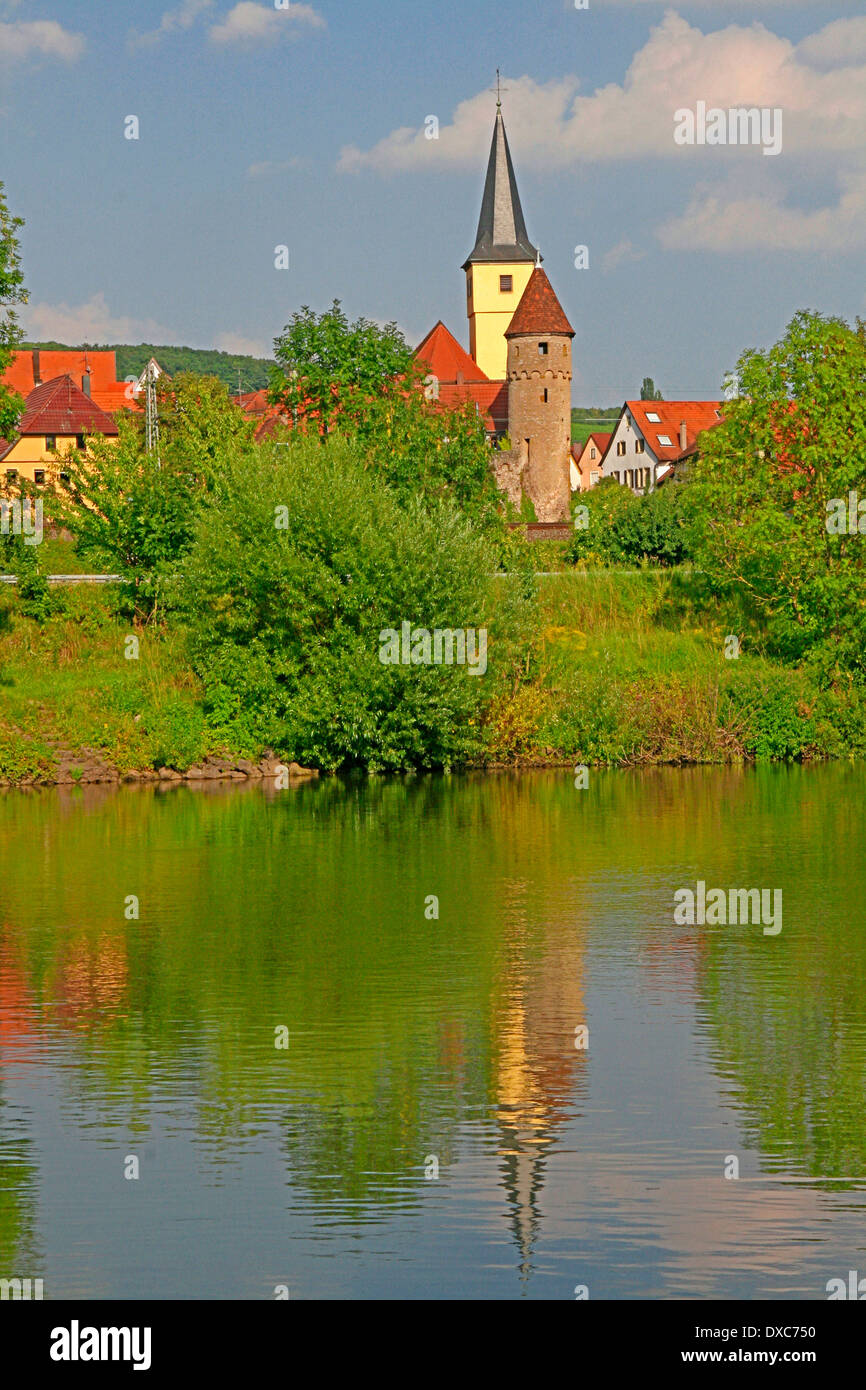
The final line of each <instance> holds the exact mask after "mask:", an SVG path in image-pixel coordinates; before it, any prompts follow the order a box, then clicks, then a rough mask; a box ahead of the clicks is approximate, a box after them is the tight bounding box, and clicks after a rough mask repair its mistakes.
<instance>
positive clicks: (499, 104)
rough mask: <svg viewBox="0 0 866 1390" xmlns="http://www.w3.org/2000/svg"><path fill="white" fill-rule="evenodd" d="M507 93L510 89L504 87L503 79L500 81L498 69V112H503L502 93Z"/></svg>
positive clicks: (497, 70)
mask: <svg viewBox="0 0 866 1390" xmlns="http://www.w3.org/2000/svg"><path fill="white" fill-rule="evenodd" d="M507 91H508V88H507V87H503V86H502V82H501V79H500V76H499V69H498V68H497V69H496V110H497V111H501V110H502V93H503V92H507Z"/></svg>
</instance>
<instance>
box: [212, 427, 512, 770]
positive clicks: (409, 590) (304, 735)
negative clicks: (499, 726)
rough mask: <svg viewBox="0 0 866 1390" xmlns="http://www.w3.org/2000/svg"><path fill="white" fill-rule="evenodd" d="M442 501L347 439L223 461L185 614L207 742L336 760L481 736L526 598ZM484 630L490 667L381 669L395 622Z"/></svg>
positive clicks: (450, 756) (436, 755)
mask: <svg viewBox="0 0 866 1390" xmlns="http://www.w3.org/2000/svg"><path fill="white" fill-rule="evenodd" d="M494 568H495V565H494V554H493V550H492V547H491V546H490V545H489V544H488V543H487V541H486V540H485V539H484V538H483V537H481V536H480V535H479V534H478V532H477V530H475V529H474V528H473V527H472V526H471V524H470V523H469V521H468V520H467V519H466V518H465V517H464V516H463V515H462V514H461V513H460V511H459V510H458V509H457V508H456V507H455V506H454V505H453V503H451V502H450V501H440V502H438V503H431V504H429V505H424V504H422V503H421V502H420V501H419V500H417V499H415V500H413V501H411V502H409V503H406V504H404V503H403V502H402V501H401V500H400V499H399V498H398V497H397V496H396V495H395V493H394V492H393V491H392V490H391V489H390V488H388V487H387V486H386V485H385V484H384V482H383V481H382V480H381V479H380V478H378V477H377V476H376V475H375V474H374V473H372V472H371V471H370V470H369V469H367V470H365V469H364V467H363V465H362V463H361V462H359V461H358V459H357V458H356V455H355V451H354V449H353V448H352V447H351V444H350V442H349V441H348V440H345V439H342V438H339V437H337V436H334V437H333V438H332V439H331V440H329V441H328V442H327V444H326V445H325V446H324V447H323V446H320V444H319V443H318V442H317V441H314V440H313V439H309V438H308V439H306V440H303V441H301V442H299V443H296V444H295V445H294V447H292V448H289V449H279V448H277V447H270V448H269V447H263V448H261V449H260V450H259V451H257V453H256V454H254V455H238V456H236V457H235V458H233V459H232V460H231V461H230V463H229V464H228V466H227V469H226V475H225V478H224V480H223V487H222V489H221V491H220V494H219V496H218V497H216V498H215V499H214V500H213V502H212V503H211V505H209V506H208V508H207V510H206V512H205V513H204V514H203V516H202V520H201V523H200V526H199V530H198V534H197V539H196V543H195V546H194V548H193V550H192V552H191V553H190V555H189V558H188V560H187V562H186V564H185V567H184V573H185V585H184V611H185V614H186V620H187V623H188V625H189V629H190V633H191V639H192V654H193V661H194V665H195V669H196V671H197V672H198V674H199V676H200V677H201V679H202V681H203V684H204V688H205V700H206V711H207V715H208V719H209V721H210V724H211V727H212V728H213V729H214V732H215V735H216V736H217V737H218V738H224V739H225V741H226V743H227V744H229V745H231V746H233V747H235V748H238V747H240V748H243V749H245V750H247V751H248V752H249V753H250V754H255V753H257V752H259V751H260V750H261V749H262V748H263V747H266V746H271V747H273V748H275V749H277V750H278V751H279V753H280V755H281V756H283V757H284V758H286V759H291V758H295V759H297V760H298V761H300V762H307V763H312V764H314V765H315V766H317V767H322V768H329V769H334V768H338V767H341V766H349V765H352V764H360V765H366V766H370V767H374V768H381V769H387V768H404V767H419V766H424V767H435V766H445V765H450V764H453V763H458V762H462V761H465V760H466V759H468V758H470V757H472V756H473V755H474V754H476V753H477V752H478V751H479V750H480V748H481V741H482V732H481V717H482V713H483V710H484V708H485V706H486V704H487V703H488V702H489V700H490V699H491V698H492V695H493V693H494V691H495V690H496V689H497V688H498V685H499V683H500V682H501V681H505V680H507V679H509V678H513V671H512V666H513V664H515V663H516V665H517V667H518V668H519V667H520V664H521V663H520V660H519V659H518V656H517V655H515V652H517V653H519V651H520V642H521V641H522V640H523V638H522V635H521V634H522V632H523V631H524V629H523V628H522V627H520V625H519V623H520V618H521V614H522V613H523V611H524V608H525V605H522V604H521V600H520V597H519V594H518V593H517V591H516V589H514V586H513V585H511V583H510V581H503V580H501V579H494V578H493V576H492V571H493V570H494ZM404 622H409V623H411V624H412V625H413V626H415V627H422V628H426V629H428V630H430V631H432V630H434V629H435V628H449V629H455V628H457V629H466V628H474V629H476V630H477V629H480V628H484V629H489V632H490V639H489V640H490V652H491V656H490V668H489V669H488V670H487V672H486V673H485V674H484V675H471V674H470V673H469V670H468V668H467V666H466V665H459V664H456V663H455V664H451V665H449V664H441V663H440V664H438V665H436V664H425V663H421V664H410V665H402V664H383V663H382V661H381V659H380V654H381V650H382V640H381V633H382V632H383V630H386V629H391V630H396V631H398V632H399V631H401V629H402V624H403V623H404Z"/></svg>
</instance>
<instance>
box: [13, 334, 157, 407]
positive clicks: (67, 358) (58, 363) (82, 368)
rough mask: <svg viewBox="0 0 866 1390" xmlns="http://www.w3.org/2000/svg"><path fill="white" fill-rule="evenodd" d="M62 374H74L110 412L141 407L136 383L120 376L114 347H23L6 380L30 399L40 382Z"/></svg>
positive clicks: (83, 389)
mask: <svg viewBox="0 0 866 1390" xmlns="http://www.w3.org/2000/svg"><path fill="white" fill-rule="evenodd" d="M60 376H70V377H72V379H73V380H74V381H75V383H76V385H78V386H80V387H81V389H82V391H84V393H85V394H86V395H88V396H89V397H90V399H91V400H92V401H93V402H94V403H95V404H96V405H98V406H99V408H100V410H105V411H108V413H109V414H110V415H115V414H117V412H118V411H120V410H138V409H139V408H140V407H139V406H138V405H137V403H136V399H135V397H136V387H135V386H133V384H132V383H129V382H125V381H118V380H117V359H116V357H115V354H114V352H110V351H105V352H103V351H98V352H97V351H93V350H92V349H91V348H71V349H65V348H64V349H63V350H56V351H55V350H54V349H48V348H23V349H19V351H18V352H16V353H15V356H14V358H13V359H12V361H11V362H10V363H9V366H8V367H7V368H6V371H5V372H4V373H3V384H4V385H5V386H8V387H9V389H10V390H11V391H17V392H18V394H19V395H21V396H24V397H25V399H26V398H27V397H28V396H29V395H30V392H31V391H33V390H34V389H35V388H36V387H37V386H41V385H42V384H43V382H48V381H54V380H55V379H56V378H57V377H60Z"/></svg>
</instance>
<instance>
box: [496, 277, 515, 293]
mask: <svg viewBox="0 0 866 1390" xmlns="http://www.w3.org/2000/svg"><path fill="white" fill-rule="evenodd" d="M513 289H514V281H513V279H512V278H511V276H510V275H500V277H499V293H500V294H511V291H512V290H513Z"/></svg>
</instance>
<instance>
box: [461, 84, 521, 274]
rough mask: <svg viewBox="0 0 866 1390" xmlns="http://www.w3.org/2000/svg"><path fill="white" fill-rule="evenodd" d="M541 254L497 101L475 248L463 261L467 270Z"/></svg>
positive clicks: (499, 104) (518, 260)
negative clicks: (529, 229) (531, 231)
mask: <svg viewBox="0 0 866 1390" xmlns="http://www.w3.org/2000/svg"><path fill="white" fill-rule="evenodd" d="M498 95H499V94H498V92H497V97H498ZM537 256H538V251H537V249H536V248H535V247H534V246H533V245H532V242H531V241H530V240H529V236H528V235H527V231H526V223H525V222H524V220H523V209H522V208H521V206H520V194H519V193H518V192H517V180H516V178H515V177H514V165H513V164H512V162H511V151H510V150H509V148H508V137H507V135H506V134H505V122H504V121H503V119H502V110H501V103H500V102H499V100H497V103H496V124H495V126H494V127H493V143H492V144H491V146H490V159H489V161H488V164H487V179H486V181H485V184H484V197H483V198H482V200H481V216H480V218H479V219H478V232H477V234H476V237H475V247H474V249H473V251H472V252H471V254H470V256H469V258H468V259H467V260H466V261H465V262H464V263H463V269H464V270H468V268H469V267H470V266H471V265H473V264H477V263H479V262H491V261H517V262H520V261H529V262H530V264H534V262H535V260H536V257H537Z"/></svg>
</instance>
